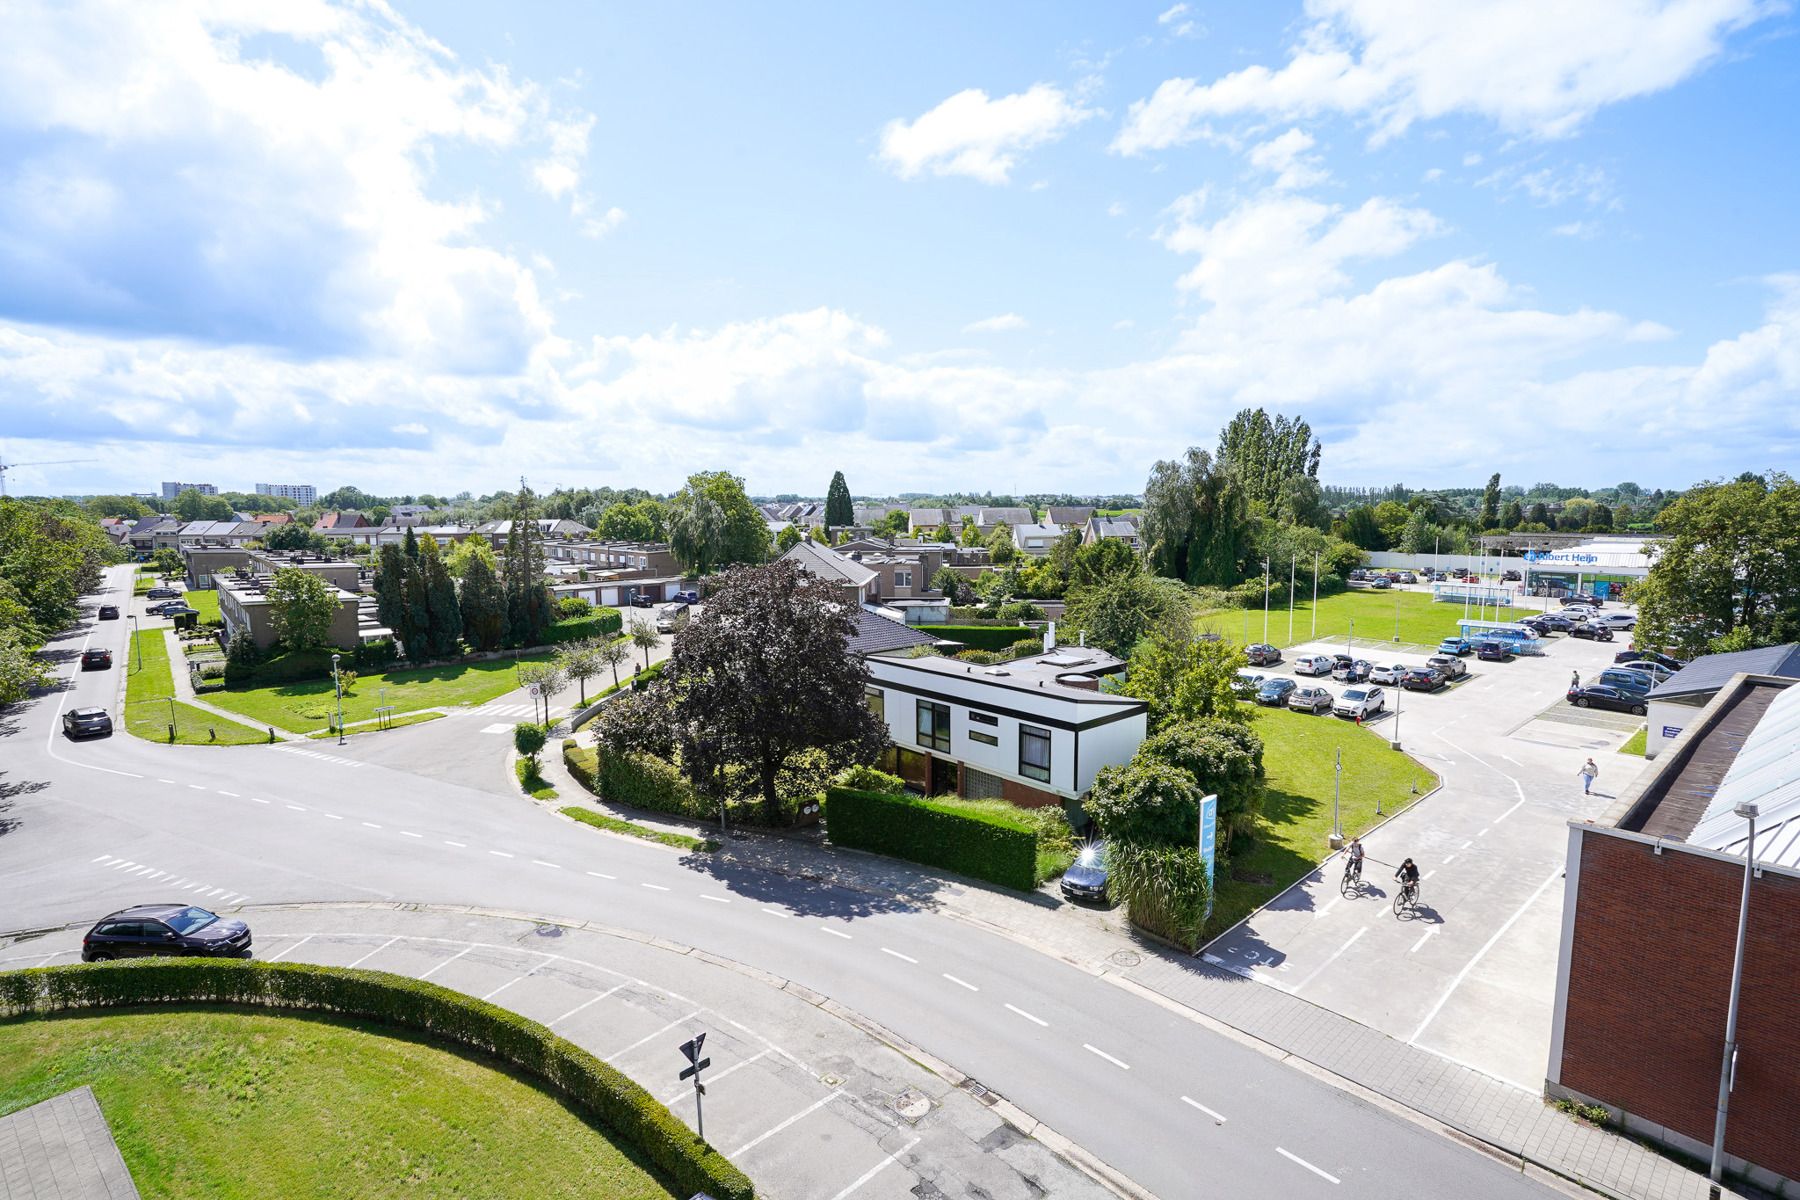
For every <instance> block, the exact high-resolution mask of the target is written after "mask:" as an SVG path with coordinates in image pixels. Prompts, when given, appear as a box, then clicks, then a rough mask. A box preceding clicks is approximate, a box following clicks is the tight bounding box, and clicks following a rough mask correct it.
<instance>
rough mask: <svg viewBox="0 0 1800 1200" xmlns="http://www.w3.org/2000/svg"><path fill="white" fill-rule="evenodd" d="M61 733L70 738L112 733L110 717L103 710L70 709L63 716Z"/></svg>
mask: <svg viewBox="0 0 1800 1200" xmlns="http://www.w3.org/2000/svg"><path fill="white" fill-rule="evenodd" d="M62 726H63V733H65V734H67V735H68V736H69V737H72V738H82V737H98V736H100V735H101V734H111V733H112V731H113V730H112V717H111V715H110V714H108V713H107V711H106V710H105V709H104V708H71V709H70V710H69V711H68V712H66V713H64V714H63V718H62Z"/></svg>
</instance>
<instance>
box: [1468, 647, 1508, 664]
mask: <svg viewBox="0 0 1800 1200" xmlns="http://www.w3.org/2000/svg"><path fill="white" fill-rule="evenodd" d="M1475 657H1476V658H1479V659H1480V660H1481V661H1482V662H1511V661H1512V659H1513V652H1512V647H1511V646H1509V645H1507V644H1506V643H1505V642H1477V643H1476V644H1475Z"/></svg>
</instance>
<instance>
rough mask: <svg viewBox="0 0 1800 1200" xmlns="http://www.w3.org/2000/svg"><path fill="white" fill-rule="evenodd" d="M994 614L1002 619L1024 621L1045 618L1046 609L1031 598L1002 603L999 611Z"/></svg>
mask: <svg viewBox="0 0 1800 1200" xmlns="http://www.w3.org/2000/svg"><path fill="white" fill-rule="evenodd" d="M994 615H995V616H997V617H999V618H1000V619H1001V620H1002V621H1012V622H1014V623H1023V622H1025V621H1041V620H1043V619H1044V610H1043V609H1041V608H1039V607H1038V606H1037V605H1035V604H1033V603H1031V602H1030V601H1029V600H1014V601H1011V602H1010V603H1007V604H1002V605H1001V606H1000V608H999V611H998V612H996V613H995V614H994Z"/></svg>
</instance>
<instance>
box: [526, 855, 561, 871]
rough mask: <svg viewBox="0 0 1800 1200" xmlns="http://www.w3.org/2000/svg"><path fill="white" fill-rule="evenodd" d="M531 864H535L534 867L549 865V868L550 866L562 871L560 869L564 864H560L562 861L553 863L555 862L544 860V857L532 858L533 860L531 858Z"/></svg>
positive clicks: (552, 868)
mask: <svg viewBox="0 0 1800 1200" xmlns="http://www.w3.org/2000/svg"><path fill="white" fill-rule="evenodd" d="M531 865H532V866H534V867H549V868H550V869H551V870H554V871H560V870H562V864H560V863H553V862H545V861H544V860H543V859H541V858H534V859H532V860H531Z"/></svg>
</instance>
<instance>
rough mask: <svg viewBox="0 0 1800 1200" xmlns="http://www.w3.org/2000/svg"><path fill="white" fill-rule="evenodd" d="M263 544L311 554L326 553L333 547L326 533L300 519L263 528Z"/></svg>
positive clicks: (270, 547)
mask: <svg viewBox="0 0 1800 1200" xmlns="http://www.w3.org/2000/svg"><path fill="white" fill-rule="evenodd" d="M262 544H263V545H264V546H267V547H268V548H269V549H271V550H289V551H291V550H300V551H305V552H306V553H309V554H324V553H325V552H326V551H327V550H329V549H330V548H331V544H330V542H329V541H328V540H327V539H326V537H325V535H324V534H322V533H320V532H318V531H317V530H316V529H313V528H312V527H310V526H307V525H302V524H301V523H300V522H298V521H287V522H285V523H283V524H280V525H270V526H269V527H268V528H266V529H264V530H263V534H262Z"/></svg>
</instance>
